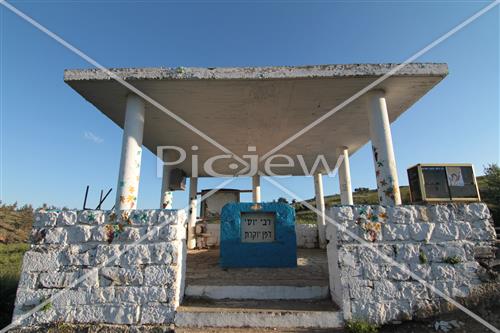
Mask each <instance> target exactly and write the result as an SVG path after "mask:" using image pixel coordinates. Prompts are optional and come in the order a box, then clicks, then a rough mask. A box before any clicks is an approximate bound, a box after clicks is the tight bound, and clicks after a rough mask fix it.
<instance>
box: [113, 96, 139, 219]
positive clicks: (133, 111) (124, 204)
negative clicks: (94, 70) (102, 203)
mask: <svg viewBox="0 0 500 333" xmlns="http://www.w3.org/2000/svg"><path fill="white" fill-rule="evenodd" d="M125 108H126V109H125V123H124V126H123V140H122V154H121V159H120V171H119V173H118V186H117V187H116V189H117V190H116V203H115V207H116V208H117V209H120V210H121V209H136V208H137V194H138V192H139V177H140V175H141V157H142V134H143V131H144V114H145V111H146V104H145V103H144V101H143V100H142V99H141V98H139V96H137V95H134V94H130V95H128V96H127V102H126V107H125Z"/></svg>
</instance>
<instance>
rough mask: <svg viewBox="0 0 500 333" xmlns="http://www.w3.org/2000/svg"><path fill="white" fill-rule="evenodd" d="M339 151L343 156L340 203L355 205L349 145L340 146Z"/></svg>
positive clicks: (340, 175)
mask: <svg viewBox="0 0 500 333" xmlns="http://www.w3.org/2000/svg"><path fill="white" fill-rule="evenodd" d="M338 152H339V156H340V155H342V156H343V159H342V163H341V164H340V166H339V187H340V203H341V204H342V205H353V204H354V201H353V200H352V187H351V167H350V165H349V150H347V147H342V148H339V150H338Z"/></svg>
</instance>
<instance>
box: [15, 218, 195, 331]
mask: <svg viewBox="0 0 500 333" xmlns="http://www.w3.org/2000/svg"><path fill="white" fill-rule="evenodd" d="M185 222H186V214H185V212H184V211H174V210H134V211H122V212H121V213H120V212H118V213H115V212H113V211H78V212H76V211H47V212H37V213H36V214H35V221H34V226H33V235H32V243H33V245H32V246H31V248H30V250H29V251H28V252H26V254H25V255H24V259H23V266H22V274H21V279H20V282H19V286H18V291H17V297H16V303H15V310H14V318H13V319H14V320H15V319H17V318H18V317H19V316H20V315H21V314H23V313H25V312H27V311H30V310H31V309H33V308H34V307H36V306H37V305H39V304H41V303H42V302H44V301H45V300H47V299H49V297H50V296H52V295H54V294H55V293H57V292H59V291H61V290H63V289H64V288H67V287H68V286H70V285H71V284H72V283H73V282H74V281H75V280H77V279H78V278H80V277H82V276H84V275H85V274H89V273H90V274H89V275H88V277H87V278H86V279H85V280H84V281H83V282H81V283H80V284H78V285H76V286H71V288H68V289H64V293H62V294H60V297H57V298H55V299H54V300H53V301H50V302H48V303H47V304H46V305H45V306H43V307H42V308H41V309H40V310H38V311H37V312H36V313H34V314H33V315H32V316H30V317H28V318H26V319H25V320H24V321H23V322H22V324H23V326H30V325H37V324H44V323H53V322H68V323H111V324H129V325H135V324H169V323H171V322H173V318H174V315H175V309H176V308H177V306H178V305H179V303H180V301H181V299H182V296H183V294H184V285H183V283H184V282H183V281H184V276H183V275H184V272H185V256H186V246H185ZM163 225H164V226H163ZM160 226H163V227H162V228H160ZM148 232H151V233H150V234H149V235H148V236H147V237H146V238H145V239H144V241H142V242H141V243H140V244H138V245H134V244H133V243H134V242H136V241H138V240H139V239H141V237H143V236H145V235H146V234H147V233H148ZM120 254H121V255H120ZM113 257H116V258H117V259H116V260H113V261H112V262H108V263H106V262H107V261H109V260H110V259H111V258H113ZM98 266H105V267H102V268H100V269H99V270H98V271H97V273H96V274H94V273H95V272H96V271H95V270H94V271H93V270H92V269H93V268H94V267H98Z"/></svg>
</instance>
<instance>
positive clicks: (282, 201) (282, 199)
mask: <svg viewBox="0 0 500 333" xmlns="http://www.w3.org/2000/svg"><path fill="white" fill-rule="evenodd" d="M278 203H284V204H287V203H288V200H287V199H286V198H283V197H280V198H278Z"/></svg>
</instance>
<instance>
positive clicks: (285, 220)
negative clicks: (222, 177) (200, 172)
mask: <svg viewBox="0 0 500 333" xmlns="http://www.w3.org/2000/svg"><path fill="white" fill-rule="evenodd" d="M220 265H221V266H222V267H296V266H297V241H296V237H295V210H294V209H293V208H292V207H290V206H289V205H287V204H283V203H274V202H273V203H260V204H255V203H229V204H227V205H225V206H224V207H223V208H222V211H221V228H220Z"/></svg>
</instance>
